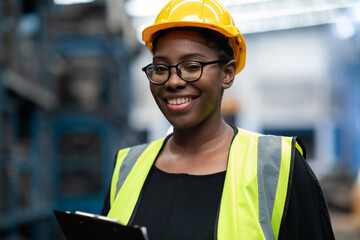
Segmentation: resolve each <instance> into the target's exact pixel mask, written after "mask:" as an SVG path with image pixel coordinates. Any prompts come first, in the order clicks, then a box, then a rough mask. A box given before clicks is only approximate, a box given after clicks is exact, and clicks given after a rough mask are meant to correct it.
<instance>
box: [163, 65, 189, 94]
mask: <svg viewBox="0 0 360 240" xmlns="http://www.w3.org/2000/svg"><path fill="white" fill-rule="evenodd" d="M169 74H170V76H169V80H167V81H166V82H165V87H167V88H171V89H177V88H183V87H185V86H186V81H184V80H182V79H181V77H180V76H179V73H178V72H177V69H176V68H175V67H173V66H172V67H171V68H170V70H169Z"/></svg>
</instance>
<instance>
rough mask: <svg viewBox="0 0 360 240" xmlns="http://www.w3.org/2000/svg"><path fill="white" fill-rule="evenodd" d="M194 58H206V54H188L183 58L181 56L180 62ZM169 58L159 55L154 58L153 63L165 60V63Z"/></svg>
mask: <svg viewBox="0 0 360 240" xmlns="http://www.w3.org/2000/svg"><path fill="white" fill-rule="evenodd" d="M194 57H197V58H199V57H200V58H204V57H205V55H204V54H201V53H188V54H185V55H183V56H181V57H180V59H179V60H180V62H181V61H185V60H187V59H190V58H194ZM168 59H169V58H168V57H165V56H162V55H159V56H154V57H153V61H155V60H159V61H160V60H163V61H165V60H168Z"/></svg>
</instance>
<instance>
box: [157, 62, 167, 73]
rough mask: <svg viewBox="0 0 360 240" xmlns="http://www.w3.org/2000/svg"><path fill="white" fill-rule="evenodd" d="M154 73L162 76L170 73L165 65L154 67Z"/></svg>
mask: <svg viewBox="0 0 360 240" xmlns="http://www.w3.org/2000/svg"><path fill="white" fill-rule="evenodd" d="M154 72H155V74H158V75H161V74H165V73H167V72H168V68H167V67H166V66H165V65H161V64H158V65H154Z"/></svg>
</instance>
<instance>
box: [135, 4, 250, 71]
mask: <svg viewBox="0 0 360 240" xmlns="http://www.w3.org/2000/svg"><path fill="white" fill-rule="evenodd" d="M174 27H199V28H207V29H211V30H213V31H216V32H218V33H220V34H222V35H224V36H226V37H227V38H228V40H229V45H230V46H231V47H232V49H233V51H234V55H235V61H236V73H239V72H240V71H241V70H242V69H243V68H244V65H245V59H246V45H245V40H244V38H243V36H242V35H241V33H240V31H239V29H238V28H237V27H236V26H235V24H234V21H233V19H232V17H231V15H230V14H229V12H228V11H227V9H226V8H225V7H224V6H223V5H222V4H221V3H220V2H218V1H217V0H172V1H170V2H169V3H168V4H166V6H165V7H164V8H163V9H162V10H161V12H160V13H159V15H158V16H157V18H156V20H155V23H154V24H153V25H151V26H149V27H147V28H145V29H144V31H143V32H142V39H143V41H144V42H145V45H146V47H147V48H148V49H149V50H150V52H152V53H153V44H152V43H153V35H154V33H156V32H158V31H160V30H164V29H169V28H174Z"/></svg>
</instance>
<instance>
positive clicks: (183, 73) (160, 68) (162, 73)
mask: <svg viewBox="0 0 360 240" xmlns="http://www.w3.org/2000/svg"><path fill="white" fill-rule="evenodd" d="M222 62H227V61H226V60H222V59H220V60H216V61H211V62H199V61H183V62H181V63H178V64H176V65H165V64H153V63H150V64H149V65H147V66H145V67H143V68H142V69H141V70H143V71H144V72H145V74H146V76H147V78H148V79H149V81H150V82H152V83H154V84H163V83H165V82H167V81H168V80H169V78H170V74H171V73H170V69H171V68H175V69H176V72H177V74H178V75H179V77H180V78H181V79H182V80H184V81H187V82H193V81H196V80H199V79H200V78H201V76H202V74H203V68H204V66H206V65H210V64H215V63H222Z"/></svg>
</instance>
